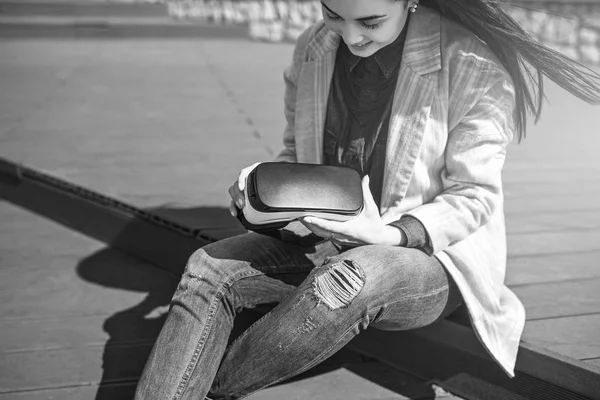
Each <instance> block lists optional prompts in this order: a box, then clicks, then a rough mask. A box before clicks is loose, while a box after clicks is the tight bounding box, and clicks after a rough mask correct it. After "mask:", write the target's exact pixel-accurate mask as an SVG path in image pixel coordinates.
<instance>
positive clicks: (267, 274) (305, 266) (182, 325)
mask: <svg viewBox="0 0 600 400" xmlns="http://www.w3.org/2000/svg"><path fill="white" fill-rule="evenodd" d="M337 253H338V251H337V250H336V249H335V247H334V246H333V245H331V243H329V242H324V243H321V244H318V245H316V246H312V247H300V246H296V245H293V244H289V243H285V242H282V241H280V240H276V239H273V238H271V237H268V236H263V235H258V234H254V233H249V234H246V235H241V236H237V237H234V238H229V239H225V240H222V241H219V242H216V243H213V244H210V245H207V246H205V247H203V248H202V249H200V250H198V251H197V252H195V253H194V254H193V255H192V256H191V257H190V260H189V262H188V265H187V267H186V269H185V272H184V274H183V276H182V278H181V281H180V283H179V286H178V287H177V290H176V292H175V294H174V296H173V299H172V300H171V308H170V310H169V314H168V316H167V319H166V321H165V324H164V326H163V328H162V330H161V333H160V335H159V337H158V339H157V341H156V344H155V345H154V348H153V350H152V352H151V354H150V357H149V359H148V361H147V363H146V366H145V368H144V372H143V373H142V376H141V378H140V381H139V383H138V387H137V390H136V397H135V398H136V399H140V400H142V399H143V400H149V399H161V400H165V399H169V400H175V399H204V396H205V395H206V393H207V391H208V389H209V387H210V386H211V384H212V382H213V379H214V376H215V374H216V372H217V369H218V367H219V364H220V362H221V358H222V356H223V353H224V351H225V347H226V345H227V341H228V338H229V334H230V332H231V329H232V327H233V320H234V317H235V315H236V313H237V312H238V311H240V310H241V309H242V308H253V307H255V306H256V305H259V304H276V303H279V302H280V301H281V300H282V299H284V298H285V297H287V296H288V295H289V294H290V293H291V292H292V291H293V290H294V289H295V287H296V286H297V285H298V284H300V283H301V282H302V281H303V280H304V279H305V278H306V276H307V275H308V273H309V271H310V270H312V269H313V268H314V266H315V265H316V264H321V263H322V260H323V258H324V257H326V256H330V255H333V254H337Z"/></svg>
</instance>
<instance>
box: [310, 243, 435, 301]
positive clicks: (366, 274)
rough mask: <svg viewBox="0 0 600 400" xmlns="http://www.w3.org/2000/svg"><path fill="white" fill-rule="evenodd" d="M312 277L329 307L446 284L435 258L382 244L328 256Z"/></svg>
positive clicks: (317, 290)
mask: <svg viewBox="0 0 600 400" xmlns="http://www.w3.org/2000/svg"><path fill="white" fill-rule="evenodd" d="M438 278H439V279H438ZM311 279H313V282H312V285H313V290H314V294H315V296H316V297H317V298H318V299H319V300H320V301H322V302H323V303H325V304H326V305H328V306H329V307H330V308H331V309H336V308H343V307H347V306H349V305H350V304H351V303H352V302H353V301H356V299H357V298H360V301H361V302H366V303H369V304H371V303H373V301H371V300H374V301H384V298H387V297H395V296H399V297H401V296H403V295H409V292H411V293H412V292H413V291H420V290H425V291H427V289H426V288H425V287H423V286H427V285H433V286H445V285H447V280H446V274H445V271H444V270H443V266H442V265H441V264H440V263H439V261H437V259H435V258H433V257H428V256H426V255H425V254H424V253H422V252H420V251H418V250H415V249H406V248H387V247H384V246H362V247H357V248H355V249H351V250H348V251H346V252H343V253H340V254H339V255H336V256H334V257H330V258H327V259H325V261H324V263H323V265H322V266H321V267H320V268H317V269H316V270H315V271H313V274H312V278H311ZM430 289H433V288H430ZM433 290H435V289H433ZM388 300H389V299H388Z"/></svg>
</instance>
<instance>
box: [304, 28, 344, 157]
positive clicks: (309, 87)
mask: <svg viewBox="0 0 600 400" xmlns="http://www.w3.org/2000/svg"><path fill="white" fill-rule="evenodd" d="M338 44H339V36H338V35H336V34H335V33H333V32H331V31H329V30H328V29H327V28H325V27H322V28H321V29H320V30H319V31H318V33H317V34H316V35H315V37H314V38H313V40H312V41H311V42H310V43H309V45H308V61H307V62H305V63H304V64H303V66H302V69H301V71H300V77H299V79H298V86H297V87H298V90H301V92H299V93H298V96H297V99H298V103H297V104H296V121H297V122H298V121H301V124H300V125H299V126H298V125H297V126H296V152H297V155H298V161H299V162H306V163H316V164H321V163H322V162H323V131H324V129H325V118H326V114H327V101H328V98H329V88H330V87H331V79H332V77H333V69H334V64H335V55H336V51H337V48H338Z"/></svg>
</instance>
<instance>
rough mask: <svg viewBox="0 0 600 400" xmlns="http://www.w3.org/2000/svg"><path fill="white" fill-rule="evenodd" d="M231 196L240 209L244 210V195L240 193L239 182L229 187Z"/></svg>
mask: <svg viewBox="0 0 600 400" xmlns="http://www.w3.org/2000/svg"><path fill="white" fill-rule="evenodd" d="M229 195H230V196H231V200H233V202H235V204H236V205H237V207H238V208H244V193H243V192H240V191H239V189H238V187H237V182H236V183H234V184H233V185H231V186H230V187H229Z"/></svg>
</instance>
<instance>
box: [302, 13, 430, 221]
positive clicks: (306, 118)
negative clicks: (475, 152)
mask: <svg viewBox="0 0 600 400" xmlns="http://www.w3.org/2000/svg"><path fill="white" fill-rule="evenodd" d="M320 24H321V26H320V27H318V28H317V29H316V32H317V33H316V34H315V36H314V38H313V39H312V40H311V41H310V43H309V44H308V48H307V61H306V62H305V63H304V64H303V66H302V69H301V71H300V76H299V79H298V85H297V88H298V93H297V103H296V127H295V128H296V154H297V156H298V161H299V162H307V163H322V162H323V131H324V127H325V118H326V113H327V101H328V97H329V89H330V87H331V79H332V76H333V70H334V64H335V55H336V51H337V48H338V45H339V41H340V37H339V36H338V35H337V34H335V33H333V32H331V31H330V30H328V29H327V28H326V27H325V26H324V24H323V22H320ZM440 69H441V56H440V16H439V14H437V13H436V12H434V11H431V10H428V9H427V8H426V7H421V8H419V11H418V12H417V13H415V14H412V15H411V20H410V23H409V26H408V32H407V37H406V42H405V45H404V53H403V55H402V65H401V68H400V72H399V75H398V82H397V85H396V91H395V93H394V102H393V105H392V114H391V118H390V128H389V129H390V131H389V134H388V143H387V152H386V163H385V175H384V181H383V193H384V196H383V198H382V209H386V208H389V207H390V206H392V205H394V204H393V203H396V202H398V201H399V200H400V199H401V198H402V197H403V196H404V195H405V193H406V190H407V188H408V183H409V181H410V178H411V176H412V171H413V167H414V164H415V161H416V159H417V157H418V154H419V151H420V148H421V143H422V141H423V135H424V132H425V125H426V123H427V119H428V117H429V111H430V109H431V104H432V101H433V98H434V96H435V92H436V89H437V74H434V73H433V72H436V71H439V70H440ZM382 211H383V210H382Z"/></svg>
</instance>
